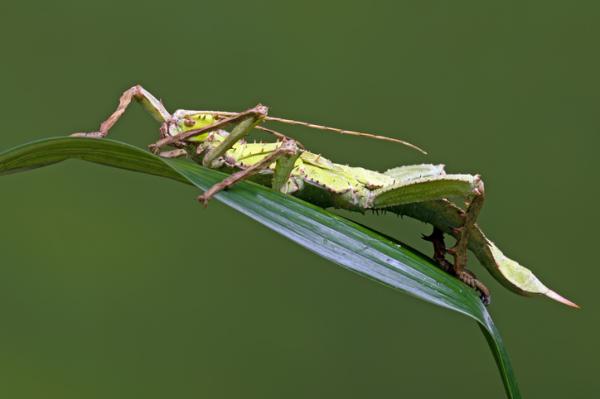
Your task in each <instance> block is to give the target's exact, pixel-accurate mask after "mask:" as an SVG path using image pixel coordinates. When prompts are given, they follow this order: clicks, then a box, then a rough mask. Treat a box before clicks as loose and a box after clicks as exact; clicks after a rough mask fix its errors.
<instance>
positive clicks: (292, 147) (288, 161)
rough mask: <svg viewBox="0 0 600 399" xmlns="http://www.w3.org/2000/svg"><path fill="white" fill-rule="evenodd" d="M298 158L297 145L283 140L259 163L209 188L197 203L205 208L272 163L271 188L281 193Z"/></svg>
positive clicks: (291, 141) (199, 197)
mask: <svg viewBox="0 0 600 399" xmlns="http://www.w3.org/2000/svg"><path fill="white" fill-rule="evenodd" d="M298 156H300V150H299V148H298V145H297V143H296V142H295V141H294V140H291V139H288V140H284V141H282V142H281V144H280V145H279V147H278V148H277V149H276V150H274V151H273V152H272V153H271V154H269V155H268V156H266V157H265V158H263V159H262V160H261V161H259V162H257V163H255V164H254V165H252V166H250V167H248V168H246V169H242V170H240V171H239V172H236V173H233V174H232V175H230V176H228V177H227V178H225V179H224V180H222V181H221V182H219V183H217V184H215V185H213V186H212V187H210V188H209V189H208V190H206V192H204V194H202V195H200V196H198V201H200V202H202V203H203V204H204V206H206V205H207V204H208V201H209V200H210V199H211V198H212V197H213V196H214V195H215V194H217V193H218V192H219V191H222V190H225V189H227V188H229V187H231V186H233V185H234V184H236V183H238V182H240V181H242V180H246V179H248V178H249V177H251V176H252V175H255V174H256V173H259V172H260V171H262V170H265V169H267V168H269V166H270V165H271V164H272V163H273V162H275V170H274V172H273V179H272V188H273V189H274V190H277V191H283V190H284V187H285V184H286V183H287V180H288V179H289V177H290V174H291V173H292V170H293V168H294V164H295V162H296V159H298Z"/></svg>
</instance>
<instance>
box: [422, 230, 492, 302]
mask: <svg viewBox="0 0 600 399" xmlns="http://www.w3.org/2000/svg"><path fill="white" fill-rule="evenodd" d="M423 239H424V240H425V241H429V242H431V243H432V244H433V259H434V261H435V262H436V263H437V265H438V266H439V267H440V269H442V270H444V271H445V272H447V273H449V274H452V275H454V276H456V277H457V278H458V279H459V280H460V281H462V282H463V283H465V284H466V285H468V286H469V287H471V288H473V289H475V290H476V291H477V292H478V293H479V297H480V298H481V301H482V302H483V304H484V305H486V306H487V305H489V304H490V299H491V297H490V290H489V289H488V288H487V287H486V286H485V285H484V284H483V283H482V282H481V281H479V280H478V279H477V277H476V276H475V274H474V273H473V272H471V271H470V270H468V269H464V268H463V269H461V270H457V269H456V267H455V265H453V264H452V263H450V262H449V261H448V260H447V259H446V253H447V252H448V250H447V249H446V244H445V242H444V233H443V232H442V230H440V229H438V228H437V227H434V228H433V232H432V233H431V234H430V235H428V236H423Z"/></svg>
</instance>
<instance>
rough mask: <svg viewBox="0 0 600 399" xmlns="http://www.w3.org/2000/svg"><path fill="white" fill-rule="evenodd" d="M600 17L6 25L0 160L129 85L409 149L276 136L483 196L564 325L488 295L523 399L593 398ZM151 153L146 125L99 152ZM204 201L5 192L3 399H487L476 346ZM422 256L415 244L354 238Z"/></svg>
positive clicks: (53, 17)
mask: <svg viewBox="0 0 600 399" xmlns="http://www.w3.org/2000/svg"><path fill="white" fill-rule="evenodd" d="M599 17H600V6H599V5H598V3H597V2H593V1H573V2H563V1H502V2H501V1H494V2H481V1H453V2H450V1H427V2H423V1H389V2H381V1H371V2H365V1H362V2H354V1H336V2H309V1H304V2H296V3H288V2H281V1H252V2H247V1H238V2H225V1H220V2H201V1H170V2H165V3H162V4H160V3H158V2H122V1H102V2H94V3H91V2H89V3H88V2H81V1H67V0H59V1H55V2H48V3H43V4H42V3H33V2H20V3H18V4H17V3H11V4H5V5H3V7H2V13H1V14H0V37H1V39H0V41H1V43H2V62H1V63H0V68H1V69H0V71H1V72H2V73H0V87H2V97H1V100H0V101H1V102H0V105H1V109H2V111H1V112H2V122H3V125H4V126H3V129H2V131H3V132H2V135H1V136H0V148H2V149H6V148H9V147H12V146H14V145H17V144H20V143H24V142H27V141H31V140H34V139H38V138H42V137H47V136H57V135H64V134H67V133H70V132H74V131H82V130H93V129H96V128H97V126H98V124H99V123H100V122H101V121H102V120H103V119H104V118H105V117H106V116H107V115H108V114H109V113H110V112H112V110H113V109H114V107H115V105H116V102H117V99H118V96H119V95H120V94H121V92H122V91H123V90H125V89H126V88H128V87H129V86H131V85H133V84H135V83H141V84H143V85H144V86H145V87H146V88H147V89H149V90H150V91H152V92H153V93H154V94H156V95H157V96H159V97H161V98H162V99H163V100H164V102H165V104H166V106H167V107H168V108H169V109H170V110H174V109H176V108H200V109H203V108H204V109H207V108H208V109H224V110H242V109H245V108H248V107H250V106H253V105H254V104H256V103H257V102H263V103H265V104H268V105H270V106H271V114H272V115H278V116H284V117H289V118H296V119H301V120H308V121H313V122H317V123H323V124H329V125H334V126H340V127H344V128H350V129H357V130H368V131H374V132H378V133H383V134H387V135H391V136H394V137H399V138H403V139H406V140H409V141H411V142H413V143H415V144H418V145H421V146H423V147H424V148H426V149H428V151H429V154H430V155H429V156H427V157H424V156H421V155H420V154H418V153H416V152H414V151H411V150H409V149H406V148H403V147H401V146H395V145H390V144H389V143H382V142H373V141H368V140H364V139H360V138H352V137H340V136H336V135H329V134H326V133H319V132H317V131H310V130H304V129H299V128H295V127H289V128H284V127H280V129H281V130H285V132H287V133H288V134H290V135H293V136H295V137H298V138H299V139H301V140H302V142H303V143H304V144H305V145H306V146H307V147H308V148H310V149H312V150H314V151H315V152H322V153H324V154H326V155H327V156H329V157H330V158H333V159H335V160H337V161H339V162H348V163H351V164H360V165H362V166H366V167H369V168H373V169H385V168H389V167H393V166H396V165H401V164H405V163H409V162H442V163H445V164H446V165H447V168H448V170H450V171H454V172H472V173H475V172H478V173H481V174H482V175H483V177H484V179H485V182H486V189H487V194H488V201H487V203H486V206H485V208H484V211H483V214H482V216H481V219H480V220H481V222H480V223H481V225H482V226H483V227H484V229H485V231H486V232H488V234H489V236H490V237H491V238H492V239H493V240H494V241H496V243H497V244H498V245H499V246H500V247H501V248H502V249H503V251H505V252H506V253H507V254H508V255H510V256H511V257H514V258H515V259H518V260H519V261H520V262H521V263H523V264H524V265H526V266H528V267H530V268H531V269H533V270H534V271H535V272H536V273H537V274H538V275H539V276H540V277H541V278H542V280H543V281H544V282H546V283H547V284H548V285H549V286H551V287H553V288H554V289H556V290H557V291H558V292H560V293H562V294H563V295H565V296H567V297H569V298H570V299H572V300H574V301H576V302H578V303H580V304H581V305H582V306H583V310H581V311H574V310H571V309H568V308H566V307H562V306H561V305H559V304H556V303H553V302H552V301H550V300H544V299H541V298H533V299H529V298H522V297H519V296H517V295H514V294H512V293H510V292H508V291H506V290H505V289H504V288H502V287H501V286H499V285H498V284H496V283H495V282H494V281H493V280H492V279H491V277H490V276H489V275H488V274H487V273H486V272H485V271H482V270H481V268H480V267H479V266H478V265H476V264H473V266H472V269H473V270H475V271H476V272H478V274H479V275H480V277H481V278H482V279H483V280H484V281H485V282H486V283H487V284H488V285H489V286H490V288H491V289H492V290H493V303H492V305H491V306H490V311H491V313H492V315H493V316H494V318H495V320H496V322H497V324H498V326H499V328H500V330H501V332H502V333H503V337H504V340H505V342H506V344H507V346H508V349H509V352H510V354H511V357H512V361H513V365H514V367H515V371H516V373H517V377H518V379H519V383H520V386H521V388H522V391H523V394H524V396H525V397H527V398H541V397H545V398H564V397H569V398H589V397H592V396H594V394H597V392H598V390H599V389H600V381H599V379H598V378H597V372H598V356H599V355H600V353H599V352H600V351H599V347H598V346H599V345H598V326H599V325H600V320H599V318H598V306H599V305H600V301H599V300H598V294H597V292H596V291H597V290H596V287H597V281H598V278H600V268H599V267H598V260H597V255H596V254H597V245H598V244H597V243H596V242H595V241H596V238H597V237H598V233H597V232H596V230H595V227H596V226H597V225H598V222H599V220H598V211H597V208H596V203H597V197H598V194H599V189H598V177H597V172H598V166H597V163H596V161H594V159H597V156H596V154H595V151H596V148H597V146H598V143H599V140H598V135H599V134H600V118H599V113H598V105H599V104H598V103H599V101H600V78H599V74H598V72H599V70H600V68H599V67H600V53H599V51H598V38H599V37H600V36H599V35H600V27H599V24H598V20H599ZM112 133H113V134H114V135H113V137H114V138H115V139H119V140H123V141H127V142H130V143H134V144H138V145H146V144H148V143H150V142H151V141H153V140H154V139H155V138H156V137H157V136H156V135H157V125H156V124H155V123H154V121H153V120H152V119H151V118H150V117H149V116H148V115H146V114H145V113H144V111H143V110H142V109H141V107H139V106H134V107H132V108H131V110H130V112H128V114H127V115H126V117H125V118H124V119H123V120H122V122H120V123H119V124H118V125H117V127H116V128H115V129H114V130H113V132H112ZM197 194H198V193H197V192H196V191H195V190H194V189H192V188H190V187H186V186H184V185H181V184H178V183H175V182H171V181H167V180H163V179H159V178H155V177H149V176H145V175H138V174H134V173H129V172H125V171H120V170H116V169H108V168H105V167H101V166H97V165H92V164H86V163H82V162H76V161H69V162H66V163H63V164H59V165H56V166H52V167H49V168H45V169H41V170H37V171H34V172H30V173H25V174H17V175H11V176H7V177H2V180H1V184H0V196H1V198H2V209H3V212H2V229H1V230H0V231H1V233H0V248H1V251H2V265H1V267H0V314H1V315H2V327H1V328H0V353H1V355H0V396H1V397H6V398H40V397H44V398H108V397H110V398H197V397H207V398H240V397H244V398H307V397H319V398H321V397H322V398H367V397H377V398H388V397H390V398H391V397H394V398H395V397H405V398H437V397H442V396H443V397H445V398H480V397H486V398H502V397H503V395H504V393H503V388H502V385H501V382H500V379H499V376H498V373H497V370H496V368H495V365H494V362H493V359H492V356H491V353H490V351H489V349H488V348H487V345H486V343H485V340H484V338H483V336H482V335H481V333H480V331H479V329H478V328H477V326H476V325H475V324H474V323H473V322H471V321H470V320H468V319H466V318H465V317H462V316H460V315H457V314H453V313H450V312H448V311H445V310H443V309H440V308H436V307H434V306H432V305H429V304H426V303H423V302H420V301H418V300H416V299H414V298H412V297H408V296H406V295H403V294H400V293H398V292H395V291H393V290H390V289H388V288H386V287H383V286H380V285H378V284H376V283H374V282H372V281H368V280H366V279H363V278H361V277H359V276H357V275H354V274H352V273H350V272H348V271H345V270H342V269H340V268H338V267H337V266H334V265H332V264H330V263H328V262H326V261H324V260H322V259H320V258H319V257H317V256H315V255H313V254H311V253H309V252H307V251H305V250H303V249H301V248H300V247H298V246H296V245H295V244H293V243H291V242H288V241H286V240H285V239H283V238H281V237H279V236H277V235H276V234H275V233H273V232H271V231H269V230H267V229H265V228H264V227H262V226H259V225H257V224H256V223H254V222H252V221H250V220H249V219H247V218H246V217H244V216H241V215H239V214H237V213H236V212H234V211H232V210H230V209H228V208H226V207H224V206H223V205H221V204H219V203H217V202H212V203H211V204H210V206H209V207H208V209H203V208H202V207H201V206H199V205H198V204H197V203H196V201H195V200H194V198H195V196H196V195H197ZM351 216H352V217H353V218H355V219H356V220H359V221H361V222H363V223H368V224H370V225H372V226H374V227H376V228H378V229H381V230H383V231H384V232H386V233H389V234H392V235H394V236H395V237H397V238H399V239H401V240H403V241H406V242H408V243H410V244H412V245H415V246H417V247H418V248H420V249H422V250H425V251H427V252H429V248H428V247H427V246H426V245H425V243H421V242H420V239H419V236H420V233H424V232H427V231H428V228H427V227H426V226H424V225H422V224H419V223H416V222H413V221H411V220H408V219H405V220H400V219H396V218H395V217H393V216H389V217H383V216H381V217H375V216H368V217H358V216H356V215H351Z"/></svg>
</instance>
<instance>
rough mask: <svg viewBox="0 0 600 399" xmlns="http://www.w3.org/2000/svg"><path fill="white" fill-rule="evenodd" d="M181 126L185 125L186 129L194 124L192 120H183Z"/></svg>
mask: <svg viewBox="0 0 600 399" xmlns="http://www.w3.org/2000/svg"><path fill="white" fill-rule="evenodd" d="M183 124H184V125H186V126H187V127H192V126H194V125H195V124H196V122H194V121H193V120H192V119H189V118H185V119H184V120H183Z"/></svg>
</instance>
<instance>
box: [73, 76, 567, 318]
mask: <svg viewBox="0 0 600 399" xmlns="http://www.w3.org/2000/svg"><path fill="white" fill-rule="evenodd" d="M134 99H135V100H137V101H139V102H141V103H142V105H143V106H144V107H145V108H146V109H147V110H148V111H149V112H150V113H151V114H152V115H153V116H154V118H155V119H157V120H158V121H159V122H160V123H161V128H160V140H158V141H157V142H156V143H154V144H152V145H150V146H149V147H150V149H151V150H152V151H153V152H154V153H156V154H159V155H161V156H164V157H179V156H185V157H188V158H190V159H192V160H194V161H195V162H198V163H200V164H202V165H203V166H205V167H208V168H213V169H219V170H222V171H225V172H228V173H230V175H229V176H228V177H227V178H225V179H224V180H223V181H221V182H220V183H218V184H216V185H214V186H213V187H211V188H210V189H209V190H207V191H206V192H205V193H204V194H202V195H200V196H199V197H198V199H199V201H201V202H202V203H204V204H205V205H206V204H207V203H208V201H209V200H210V199H211V198H212V197H213V196H214V195H215V194H216V193H218V192H219V191H221V190H224V189H227V188H228V187H231V186H232V185H234V184H235V183H237V182H239V181H241V180H244V179H251V180H253V181H255V182H258V183H260V184H264V185H267V186H270V187H272V189H273V190H277V191H280V192H282V193H285V194H289V195H294V196H297V197H299V198H302V199H304V200H305V201H308V202H311V203H313V204H315V205H318V206H321V207H324V208H327V207H333V208H342V209H347V210H351V211H357V212H363V213H364V212H365V211H369V210H371V211H387V212H392V213H396V214H399V215H407V216H410V217H413V218H415V219H418V220H421V221H423V222H425V223H428V224H431V225H432V226H433V233H432V234H431V235H430V236H427V237H424V238H425V239H426V240H428V241H431V242H432V243H433V248H434V256H433V258H434V260H435V261H436V262H437V264H438V265H439V266H440V267H441V268H442V269H444V270H446V271H447V272H448V273H451V274H452V275H454V276H456V277H457V278H458V279H460V280H461V281H463V282H464V283H465V284H467V285H468V286H470V287H472V288H474V289H476V290H477V291H478V292H479V294H480V296H481V298H482V300H483V301H484V303H486V304H487V303H489V300H490V294H489V290H488V288H487V287H485V285H483V284H482V283H481V282H480V281H479V280H477V278H476V277H475V275H474V274H473V273H472V272H470V271H469V270H467V269H466V265H467V250H470V251H471V252H472V253H473V254H474V255H475V256H476V257H477V259H478V260H479V262H480V263H481V264H482V265H484V266H485V267H486V268H487V269H488V271H489V272H490V273H491V274H492V276H493V277H494V278H496V279H497V280H498V281H499V282H500V283H502V284H503V285H504V286H506V287H507V288H509V289H511V290H513V291H515V292H517V293H519V294H522V295H532V294H543V295H546V296H548V297H550V298H552V299H554V300H556V301H559V302H561V303H564V304H566V305H568V306H572V307H578V306H577V305H576V304H575V303H573V302H571V301H569V300H568V299H566V298H563V297H562V296H560V295H559V294H557V293H555V292H554V291H552V290H550V289H549V288H548V287H546V286H545V285H544V284H542V282H541V281H540V280H539V279H538V278H537V277H536V276H535V275H534V274H533V273H532V272H531V271H530V270H529V269H527V268H525V267H523V266H521V265H520V264H519V263H517V262H515V261H514V260H511V259H509V258H508V257H506V256H505V255H504V254H503V253H502V252H501V251H500V250H499V249H498V248H497V247H496V246H495V245H494V243H492V242H491V241H490V240H488V239H487V237H486V236H485V235H484V234H483V232H482V231H481V229H480V228H479V227H478V225H477V224H476V223H475V222H476V220H477V216H478V214H479V212H480V210H481V207H482V205H483V202H484V194H485V193H484V185H483V181H482V180H481V178H480V176H479V175H469V174H446V173H445V171H444V167H443V165H433V164H422V165H408V166H399V167H396V168H393V169H390V170H387V171H385V172H383V173H380V172H377V171H372V170H368V169H364V168H361V167H352V166H347V165H340V164H336V163H333V162H331V161H330V160H328V159H326V158H323V157H321V156H320V155H317V154H314V153H311V152H308V151H306V150H305V149H304V147H303V146H302V145H301V144H300V143H299V142H298V141H297V140H293V139H291V138H290V137H288V136H286V135H283V134H281V133H279V132H276V131H274V130H272V129H268V128H266V127H264V126H262V123H264V122H269V121H271V122H283V123H288V124H295V125H304V126H308V127H312V128H316V129H321V130H328V131H332V132H337V133H341V134H347V135H355V136H365V137H371V138H375V139H379V140H387V141H392V142H398V143H401V144H404V145H408V146H410V147H412V148H415V149H417V150H419V151H421V152H424V151H423V150H421V149H420V148H418V147H416V146H414V145H412V144H410V143H406V142H404V141H402V140H398V139H393V138H390V137H385V136H379V135H374V134H370V133H363V132H355V131H349V130H342V129H337V128H332V127H327V126H321V125H315V124H311V123H306V122H299V121H293V120H289V119H282V118H275V117H271V116H268V114H267V111H268V109H267V107H265V106H263V105H257V106H256V107H254V108H251V109H249V110H247V111H244V112H239V113H236V112H221V111H190V110H177V111H175V112H174V113H173V114H170V113H169V112H168V111H167V110H166V109H165V107H164V106H163V104H162V103H161V102H160V101H159V100H158V99H156V98H155V97H154V96H153V95H152V94H150V93H149V92H148V91H146V90H145V89H144V88H142V87H141V86H134V87H132V88H130V89H129V90H127V91H125V92H124V93H123V95H122V96H121V98H120V101H119V106H118V107H117V109H116V110H115V112H114V113H113V114H112V115H110V116H109V118H108V119H107V120H106V121H104V122H103V123H102V124H101V126H100V129H99V130H98V131H96V132H89V133H75V134H74V136H83V137H94V138H102V137H105V136H106V135H107V134H108V132H109V130H110V129H111V127H112V126H113V125H114V124H115V123H116V122H117V121H118V119H119V118H120V117H121V116H122V115H123V113H124V112H125V110H126V108H127V107H128V106H129V104H130V103H131V102H132V100H134ZM228 127H230V130H225V128H228ZM253 129H261V130H263V131H266V132H269V133H271V134H273V135H275V136H276V137H277V140H276V141H275V142H266V143H262V142H261V143H248V142H246V141H245V138H246V136H247V135H248V134H249V133H250V132H251V131H252V130H253ZM167 146H168V147H171V148H174V149H171V150H170V151H165V152H161V150H162V149H163V148H164V147H167ZM448 198H463V199H464V200H465V201H466V204H467V205H466V206H464V207H460V206H458V205H457V204H455V203H453V202H451V201H450V200H448ZM444 234H447V235H450V236H452V237H454V238H455V239H456V244H455V245H454V246H453V247H451V248H446V246H445V243H444ZM447 254H450V255H452V257H453V260H454V261H453V262H450V261H448V260H447V259H446V255H447Z"/></svg>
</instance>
